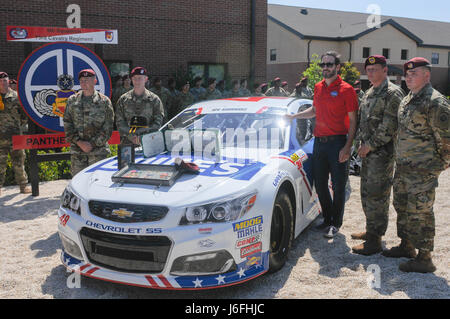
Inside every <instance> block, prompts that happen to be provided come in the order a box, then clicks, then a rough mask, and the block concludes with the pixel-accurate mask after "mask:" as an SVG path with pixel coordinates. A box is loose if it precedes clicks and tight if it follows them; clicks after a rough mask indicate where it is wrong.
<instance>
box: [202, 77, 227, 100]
mask: <svg viewBox="0 0 450 319" xmlns="http://www.w3.org/2000/svg"><path fill="white" fill-rule="evenodd" d="M221 98H222V93H220V91H219V90H218V89H216V79H215V78H209V79H208V87H207V88H206V91H205V92H204V93H203V95H202V96H201V97H200V100H201V101H208V100H217V99H221Z"/></svg>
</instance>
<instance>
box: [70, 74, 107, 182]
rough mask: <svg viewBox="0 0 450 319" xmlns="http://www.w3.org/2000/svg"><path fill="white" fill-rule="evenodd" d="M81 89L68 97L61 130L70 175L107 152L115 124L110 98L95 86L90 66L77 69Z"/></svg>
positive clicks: (94, 78)
mask: <svg viewBox="0 0 450 319" xmlns="http://www.w3.org/2000/svg"><path fill="white" fill-rule="evenodd" d="M78 79H79V81H80V86H81V90H80V91H79V92H77V93H75V94H73V95H71V96H70V97H69V98H68V100H67V105H66V110H65V112H64V131H65V133H66V140H67V142H69V143H70V151H71V156H70V161H71V173H72V177H73V176H75V174H77V173H78V172H79V171H81V170H82V169H84V168H86V167H88V166H89V165H92V164H94V163H96V162H98V161H100V160H102V159H105V158H106V157H107V156H108V154H109V153H110V150H109V146H108V140H109V138H110V137H111V134H112V131H113V125H114V111H113V107H112V104H111V101H110V99H109V98H108V97H107V96H105V95H103V94H102V93H100V92H97V91H96V90H95V85H96V84H97V78H96V76H95V72H94V71H93V70H91V69H86V70H81V71H80V72H79V73H78Z"/></svg>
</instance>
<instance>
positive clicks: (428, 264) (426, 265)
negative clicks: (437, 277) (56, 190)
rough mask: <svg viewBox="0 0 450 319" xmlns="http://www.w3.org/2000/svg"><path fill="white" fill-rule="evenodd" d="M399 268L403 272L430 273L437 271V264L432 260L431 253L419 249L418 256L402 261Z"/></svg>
mask: <svg viewBox="0 0 450 319" xmlns="http://www.w3.org/2000/svg"><path fill="white" fill-rule="evenodd" d="M398 268H399V269H400V270H401V271H403V272H420V273H429V272H435V271H436V266H435V265H434V264H433V261H432V260H431V253H430V252H429V251H423V250H421V249H419V254H418V255H417V257H416V258H414V259H411V260H408V261H407V262H405V263H401V264H400V266H399V267H398Z"/></svg>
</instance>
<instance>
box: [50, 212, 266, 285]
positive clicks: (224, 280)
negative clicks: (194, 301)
mask: <svg viewBox="0 0 450 319" xmlns="http://www.w3.org/2000/svg"><path fill="white" fill-rule="evenodd" d="M58 215H59V216H60V220H61V222H60V224H59V226H58V228H59V234H60V238H61V242H62V244H63V247H64V249H63V252H62V253H61V261H62V263H63V264H64V265H65V266H66V267H67V268H68V269H69V270H70V271H74V272H77V273H79V274H81V275H83V276H88V277H92V278H96V279H101V280H105V281H109V282H114V283H121V284H126V285H133V286H140V287H148V288H158V289H202V288H203V289H205V288H218V287H224V286H228V285H234V284H238V283H241V282H244V281H247V280H250V279H253V278H255V277H257V276H260V275H262V274H263V273H265V272H266V271H267V270H268V268H269V252H268V251H267V250H266V251H265V252H264V251H263V247H264V245H263V243H262V238H264V235H263V233H262V232H261V233H257V234H256V235H255V236H254V238H253V240H249V238H251V237H248V236H247V237H246V238H244V239H238V238H239V237H237V232H235V231H234V230H233V227H232V226H231V225H230V224H228V225H220V226H214V227H204V228H202V227H198V226H197V227H191V226H183V227H175V228H171V229H170V228H164V230H163V232H161V233H159V228H151V230H152V231H154V232H155V234H152V235H140V234H141V233H139V234H131V233H130V232H131V231H132V229H131V228H123V229H120V228H115V229H114V230H115V231H116V232H111V231H108V232H107V231H103V230H100V229H99V228H100V227H102V228H103V227H104V226H105V225H103V224H102V225H101V226H100V225H98V224H95V222H92V221H86V220H84V219H83V218H82V217H81V216H80V215H78V214H74V213H72V212H70V210H65V209H60V210H59V212H58ZM67 216H70V218H67ZM261 219H262V218H261ZM111 225H114V224H111ZM87 226H90V227H87ZM94 226H96V227H95V228H94ZM189 227H191V228H189ZM112 229H113V228H109V230H112ZM149 229H150V228H147V230H149ZM262 229H263V228H262V225H261V228H260V229H259V230H262ZM119 230H120V231H121V232H122V233H118V232H119ZM124 232H127V233H126V234H125V233H124ZM189 234H190V235H189ZM233 237H235V238H236V240H230V239H232V238H233ZM244 242H245V243H244Z"/></svg>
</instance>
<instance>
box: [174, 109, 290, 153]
mask: <svg viewBox="0 0 450 319" xmlns="http://www.w3.org/2000/svg"><path fill="white" fill-rule="evenodd" d="M285 113H286V112H285V111H284V110H273V111H270V112H264V113H261V114H257V113H202V114H197V112H196V110H186V111H185V112H183V113H181V114H179V115H178V116H177V117H175V118H174V119H173V120H172V121H170V123H169V125H168V127H170V128H171V129H185V130H204V129H219V131H220V138H221V139H222V145H223V146H224V147H238V148H240V147H243V148H244V147H246V148H268V149H283V148H284V141H285V136H286V129H287V127H288V125H289V123H288V122H287V121H286V120H285V119H284V117H283V115H284V114H285Z"/></svg>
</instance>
